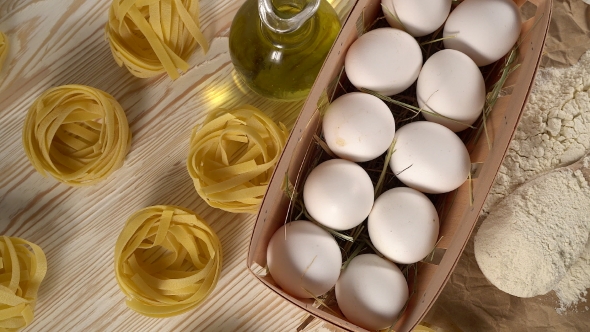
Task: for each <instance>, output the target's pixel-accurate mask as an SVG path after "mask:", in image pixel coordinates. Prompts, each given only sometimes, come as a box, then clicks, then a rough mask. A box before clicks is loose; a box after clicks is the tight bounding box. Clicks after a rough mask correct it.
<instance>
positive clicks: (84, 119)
mask: <svg viewBox="0 0 590 332" xmlns="http://www.w3.org/2000/svg"><path fill="white" fill-rule="evenodd" d="M23 145H24V149H25V153H26V154H27V157H29V160H30V161H31V163H32V164H33V166H34V167H35V169H36V170H37V171H38V172H39V173H41V174H42V175H43V176H46V175H47V173H49V174H51V175H52V176H53V177H54V178H56V179H57V180H58V181H61V182H63V183H65V184H68V185H70V186H85V185H91V184H94V183H96V182H98V181H101V180H103V179H104V178H106V177H107V176H109V175H110V174H111V173H112V172H114V171H115V170H117V169H118V168H119V167H121V165H122V164H123V160H124V159H125V155H126V154H127V152H128V151H129V147H130V145H131V132H130V131H129V125H128V124H127V118H126V117H125V112H124V111H123V109H122V108H121V106H120V105H119V103H117V101H116V100H115V99H114V98H113V97H112V96H111V95H109V94H107V93H105V92H103V91H101V90H98V89H95V88H91V87H87V86H83V85H64V86H60V87H55V88H51V89H49V90H47V91H45V92H44V93H43V94H42V95H41V96H40V97H39V98H37V100H35V102H34V103H33V105H32V106H31V108H30V109H29V112H28V113H27V117H26V119H25V125H24V128H23Z"/></svg>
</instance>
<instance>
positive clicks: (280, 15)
mask: <svg viewBox="0 0 590 332" xmlns="http://www.w3.org/2000/svg"><path fill="white" fill-rule="evenodd" d="M319 6H320V0H258V13H259V14H260V20H261V21H262V22H263V23H264V25H266V26H267V27H268V28H269V29H270V30H271V31H272V32H274V33H279V34H280V33H290V32H293V31H295V30H298V29H299V28H301V26H303V24H304V23H305V22H307V20H309V19H310V18H311V17H312V16H313V15H314V14H315V13H316V11H317V10H318V7H319Z"/></svg>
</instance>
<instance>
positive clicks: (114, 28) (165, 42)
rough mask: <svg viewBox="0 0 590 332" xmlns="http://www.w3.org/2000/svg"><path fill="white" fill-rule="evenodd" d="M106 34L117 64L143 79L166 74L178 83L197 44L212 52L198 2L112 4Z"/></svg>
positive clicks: (131, 0)
mask: <svg viewBox="0 0 590 332" xmlns="http://www.w3.org/2000/svg"><path fill="white" fill-rule="evenodd" d="M105 33H106V37H107V39H108V41H109V45H110V46H111V52H112V53H113V57H114V58H115V61H117V64H119V66H123V65H125V67H127V69H129V71H130V72H131V74H133V75H135V76H137V77H143V78H145V77H151V76H155V75H158V74H160V73H163V72H167V73H168V75H169V76H170V77H171V78H172V79H176V78H178V77H179V74H178V70H179V69H180V70H181V71H182V72H185V71H187V70H188V67H189V66H188V64H187V62H186V61H187V60H188V58H189V57H190V55H191V54H192V53H193V51H194V50H195V48H196V46H197V44H199V45H201V47H202V48H203V50H204V51H205V53H206V52H207V51H208V49H209V44H208V42H207V40H206V39H205V37H204V36H203V34H202V33H201V30H200V28H199V2H198V0H113V3H112V5H111V8H110V10H109V22H108V23H107V25H106V27H105Z"/></svg>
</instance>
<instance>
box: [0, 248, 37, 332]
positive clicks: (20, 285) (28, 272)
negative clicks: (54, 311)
mask: <svg viewBox="0 0 590 332" xmlns="http://www.w3.org/2000/svg"><path fill="white" fill-rule="evenodd" d="M46 273H47V259H46V258H45V254H44V253H43V250H41V248H39V246H37V245H35V244H33V243H31V242H29V241H25V240H23V239H20V238H17V237H8V236H1V237H0V330H1V331H10V332H12V331H19V330H20V329H22V328H25V327H27V326H28V325H29V324H31V322H32V321H33V316H34V315H33V311H34V309H35V304H36V302H37V291H38V290H39V286H40V285H41V281H43V278H44V277H45V274H46Z"/></svg>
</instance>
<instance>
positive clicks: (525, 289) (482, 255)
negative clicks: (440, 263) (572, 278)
mask: <svg viewBox="0 0 590 332" xmlns="http://www.w3.org/2000/svg"><path fill="white" fill-rule="evenodd" d="M589 203H590V187H589V186H588V183H587V182H586V179H585V178H584V176H583V175H582V172H580V171H579V170H578V171H576V172H574V171H572V170H569V169H565V170H559V171H553V172H551V173H548V174H546V175H543V176H542V177H540V178H537V179H534V180H533V181H531V182H528V183H526V184H524V185H522V186H520V187H518V188H517V189H516V190H515V191H513V192H512V193H511V194H510V195H509V196H507V197H506V198H505V199H503V200H502V201H501V202H500V203H498V205H497V206H496V207H495V208H494V209H493V210H492V211H491V212H490V214H489V215H488V217H487V218H486V220H484V221H483V223H482V225H481V227H480V228H479V230H478V232H477V235H476V236H475V247H474V249H475V259H476V260H477V263H478V265H479V267H480V269H481V270H482V272H483V273H484V275H485V276H486V277H487V278H488V280H489V281H490V282H491V283H493V284H494V285H495V286H496V287H498V288H499V289H501V290H502V291H504V292H506V293H508V294H512V295H515V296H519V297H533V296H537V295H543V294H546V293H548V292H550V291H551V290H552V289H553V288H554V287H555V286H556V285H557V283H558V282H559V281H560V280H561V279H562V278H563V277H564V276H565V275H566V273H567V272H568V269H569V268H570V267H571V266H572V265H574V263H575V262H576V260H578V258H579V257H580V255H581V254H582V252H583V251H584V248H585V246H586V243H587V242H588V233H589V232H590V204H589Z"/></svg>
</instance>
